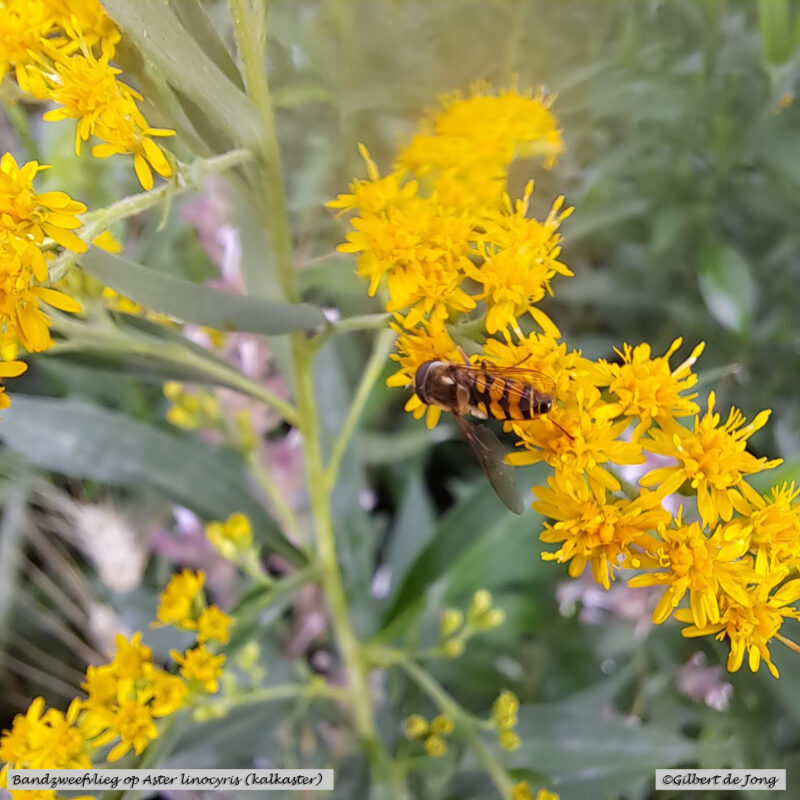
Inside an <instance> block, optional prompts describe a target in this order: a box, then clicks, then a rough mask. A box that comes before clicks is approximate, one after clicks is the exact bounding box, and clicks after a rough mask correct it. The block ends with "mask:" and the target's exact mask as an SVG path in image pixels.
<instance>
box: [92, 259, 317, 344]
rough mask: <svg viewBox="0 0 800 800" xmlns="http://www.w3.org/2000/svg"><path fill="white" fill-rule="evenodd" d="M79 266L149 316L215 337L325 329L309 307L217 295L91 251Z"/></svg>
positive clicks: (226, 294)
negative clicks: (210, 331)
mask: <svg viewBox="0 0 800 800" xmlns="http://www.w3.org/2000/svg"><path fill="white" fill-rule="evenodd" d="M79 263H80V266H81V268H82V269H83V270H85V271H86V272H88V273H89V274H90V275H93V276H94V277H95V278H97V279H98V280H100V281H102V282H103V283H104V284H105V285H107V286H110V287H111V288H112V289H115V290H116V291H117V292H119V293H120V294H122V295H124V296H125V297H129V298H130V299H131V300H135V301H136V302H137V303H141V304H142V305H143V306H145V307H146V308H148V309H150V310H151V311H158V312H161V313H163V314H169V315H170V316H173V317H177V318H178V319H182V320H184V321H186V322H194V323H196V324H198V325H206V326H208V327H209V328H214V329H215V330H219V331H247V332H250V333H271V334H275V333H291V332H294V331H306V330H311V329H314V328H318V327H319V326H321V325H324V324H325V317H324V315H323V313H322V311H321V310H320V309H318V308H317V307H316V306H312V305H310V304H309V303H296V304H289V303H274V302H272V301H268V300H261V299H257V298H254V297H249V296H246V295H240V294H233V293H231V292H222V291H220V290H218V289H212V288H210V287H208V286H203V285H201V284H199V283H192V282H191V281H184V280H181V279H180V278H175V277H172V276H171V275H164V274H162V273H159V272H156V271H155V270H152V269H148V268H147V267H143V266H142V265H141V264H137V263H136V262H135V261H129V260H128V259H126V258H121V257H120V256H115V255H113V254H112V253H107V252H106V251H105V250H100V249H99V248H97V247H93V248H90V250H89V251H88V252H87V253H84V254H83V255H82V256H81V257H80V261H79Z"/></svg>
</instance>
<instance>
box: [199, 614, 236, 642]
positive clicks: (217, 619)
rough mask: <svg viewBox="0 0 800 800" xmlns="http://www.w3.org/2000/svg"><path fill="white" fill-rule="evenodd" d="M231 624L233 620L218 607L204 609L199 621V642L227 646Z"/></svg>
mask: <svg viewBox="0 0 800 800" xmlns="http://www.w3.org/2000/svg"><path fill="white" fill-rule="evenodd" d="M231 622H232V620H231V618H230V617H229V616H228V615H227V614H224V613H223V612H222V611H220V610H219V609H218V608H217V607H216V606H209V607H208V608H205V609H203V612H202V613H201V614H200V617H199V618H198V620H197V641H198V642H200V643H201V644H202V643H204V642H211V641H214V642H222V644H227V643H228V639H229V637H230V634H229V633H228V629H229V628H230V626H231Z"/></svg>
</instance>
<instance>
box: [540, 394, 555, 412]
mask: <svg viewBox="0 0 800 800" xmlns="http://www.w3.org/2000/svg"><path fill="white" fill-rule="evenodd" d="M552 407H553V398H552V397H545V398H544V399H543V400H542V402H541V405H540V406H539V412H540V413H541V414H546V413H547V412H548V411H549V410H550V409H551V408H552Z"/></svg>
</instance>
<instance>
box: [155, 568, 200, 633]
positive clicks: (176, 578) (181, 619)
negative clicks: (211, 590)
mask: <svg viewBox="0 0 800 800" xmlns="http://www.w3.org/2000/svg"><path fill="white" fill-rule="evenodd" d="M204 582H205V573H204V572H192V571H191V570H189V569H184V570H183V571H182V572H181V573H180V574H178V575H173V576H172V577H171V578H170V581H169V583H168V584H167V585H166V587H165V588H164V591H163V592H162V593H161V599H160V602H159V605H158V610H157V611H156V619H157V620H158V624H159V625H175V626H176V627H179V628H183V629H185V630H194V629H195V628H196V627H197V614H196V613H195V612H196V610H197V603H198V601H199V600H202V595H201V589H202V588H203V584H204Z"/></svg>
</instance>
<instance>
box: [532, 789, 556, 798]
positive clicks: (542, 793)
mask: <svg viewBox="0 0 800 800" xmlns="http://www.w3.org/2000/svg"><path fill="white" fill-rule="evenodd" d="M536 800H558V795H557V794H556V793H555V792H548V791H547V789H539V791H538V792H537V793H536Z"/></svg>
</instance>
